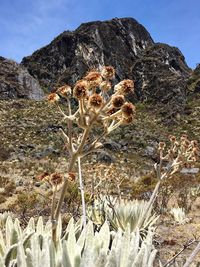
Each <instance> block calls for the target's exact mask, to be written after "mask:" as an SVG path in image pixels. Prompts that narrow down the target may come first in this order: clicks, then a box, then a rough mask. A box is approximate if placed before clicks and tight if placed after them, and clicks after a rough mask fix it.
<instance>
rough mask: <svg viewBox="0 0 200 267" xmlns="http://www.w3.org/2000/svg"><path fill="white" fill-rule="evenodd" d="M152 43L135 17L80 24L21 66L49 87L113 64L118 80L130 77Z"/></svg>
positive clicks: (24, 61)
mask: <svg viewBox="0 0 200 267" xmlns="http://www.w3.org/2000/svg"><path fill="white" fill-rule="evenodd" d="M151 44H153V40H152V38H151V36H150V34H149V33H148V32H147V30H146V29H145V28H144V27H143V26H142V25H141V24H139V23H138V22H137V21H136V20H134V19H132V18H123V19H112V20H109V21H103V22H101V21H95V22H89V23H84V24H81V26H80V27H78V28H77V29H76V30H75V31H73V32H69V31H65V32H63V33H62V34H61V35H59V36H58V37H57V38H56V39H54V40H53V41H52V42H51V43H50V44H49V45H48V46H46V47H44V48H42V49H40V50H38V51H36V52H35V53H34V54H33V55H32V56H30V57H26V58H24V59H23V61H22V64H23V65H24V66H26V67H27V68H28V70H29V72H30V73H31V74H32V75H33V76H34V77H37V78H38V79H39V81H40V83H41V84H42V85H43V86H46V87H52V86H54V85H55V84H56V83H58V82H69V83H70V82H71V83H73V82H75V81H76V80H77V79H78V78H80V77H81V76H82V75H84V74H85V72H86V71H88V69H91V68H97V69H99V68H101V66H103V65H113V66H114V67H115V68H116V70H117V78H118V79H123V78H125V77H128V76H131V69H132V65H133V62H134V60H135V59H136V58H138V57H139V56H140V55H141V53H142V51H143V50H144V49H145V48H146V47H148V46H149V45H151Z"/></svg>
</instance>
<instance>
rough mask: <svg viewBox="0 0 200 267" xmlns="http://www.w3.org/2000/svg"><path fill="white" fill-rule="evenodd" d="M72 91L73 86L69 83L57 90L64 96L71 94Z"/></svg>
mask: <svg viewBox="0 0 200 267" xmlns="http://www.w3.org/2000/svg"><path fill="white" fill-rule="evenodd" d="M71 92H72V90H71V87H70V86H69V85H67V84H66V85H63V86H61V87H59V88H58V89H57V91H56V93H58V94H60V95H61V96H63V97H69V96H70V95H71Z"/></svg>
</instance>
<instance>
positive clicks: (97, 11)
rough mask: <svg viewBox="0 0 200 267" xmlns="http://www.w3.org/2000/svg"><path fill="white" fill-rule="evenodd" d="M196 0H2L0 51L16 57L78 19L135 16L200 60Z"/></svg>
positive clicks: (192, 60) (190, 59) (191, 59)
mask: <svg viewBox="0 0 200 267" xmlns="http://www.w3.org/2000/svg"><path fill="white" fill-rule="evenodd" d="M199 11H200V0H118V1H116V0H0V56H4V57H7V58H12V59H14V60H16V61H18V62H20V61H21V59H22V58H23V57H24V56H28V55H30V54H32V53H33V52H34V51H35V50H37V49H39V48H41V47H42V46H44V45H47V44H48V43H49V42H51V41H52V39H53V38H55V37H56V36H57V35H58V34H60V33H61V32H63V31H64V30H74V29H75V28H77V27H78V26H79V25H80V24H81V23H82V22H88V21H94V20H108V19H111V18H114V17H119V18H120V17H133V18H135V19H136V20H138V22H140V23H141V24H143V25H144V26H145V27H146V29H147V30H148V31H149V32H150V34H151V36H152V38H153V39H154V41H156V42H163V43H167V44H170V45H173V46H176V47H178V48H179V49H180V50H181V51H182V53H183V54H184V56H185V58H186V62H187V63H188V65H189V66H190V67H192V68H194V67H195V66H196V64H197V63H199V62H200V12H199Z"/></svg>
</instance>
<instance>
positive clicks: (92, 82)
mask: <svg viewBox="0 0 200 267" xmlns="http://www.w3.org/2000/svg"><path fill="white" fill-rule="evenodd" d="M84 79H85V80H86V81H87V82H88V84H89V88H96V87H98V86H99V85H100V84H101V82H102V76H101V74H100V73H99V72H98V71H90V72H88V74H87V75H86V76H85V78H84Z"/></svg>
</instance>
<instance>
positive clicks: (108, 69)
mask: <svg viewBox="0 0 200 267" xmlns="http://www.w3.org/2000/svg"><path fill="white" fill-rule="evenodd" d="M101 75H102V77H103V78H104V79H108V80H112V79H114V78H115V69H114V68H113V67H112V66H105V67H104V68H103V69H102V71H101Z"/></svg>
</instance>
